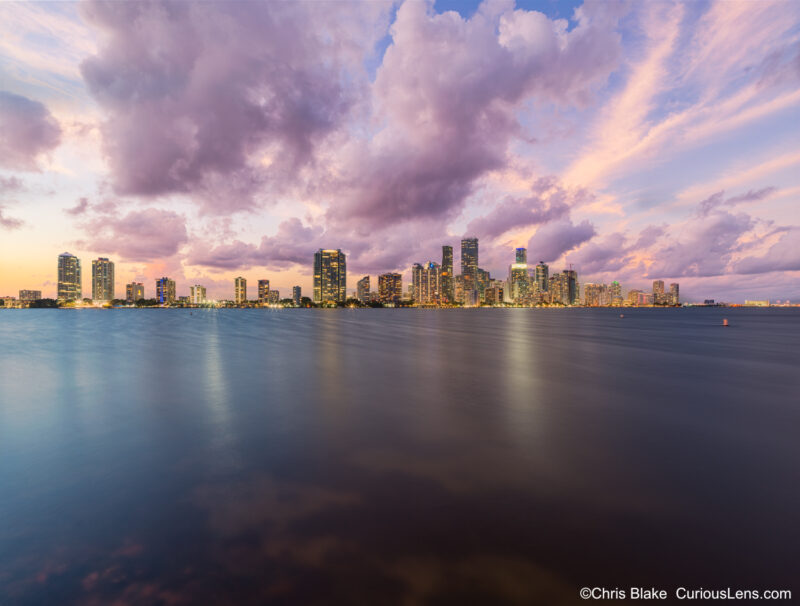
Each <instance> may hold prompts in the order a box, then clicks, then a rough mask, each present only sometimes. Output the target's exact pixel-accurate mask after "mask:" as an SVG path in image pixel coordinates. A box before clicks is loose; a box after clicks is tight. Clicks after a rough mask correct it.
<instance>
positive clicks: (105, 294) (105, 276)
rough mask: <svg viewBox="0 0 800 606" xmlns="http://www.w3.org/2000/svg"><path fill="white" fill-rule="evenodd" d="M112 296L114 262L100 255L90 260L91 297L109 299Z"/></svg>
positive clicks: (101, 299)
mask: <svg viewBox="0 0 800 606" xmlns="http://www.w3.org/2000/svg"><path fill="white" fill-rule="evenodd" d="M113 298H114V263H112V262H111V261H109V260H108V259H106V258H105V257H100V258H98V259H95V260H94V261H92V299H93V300H95V301H111V300H112V299H113Z"/></svg>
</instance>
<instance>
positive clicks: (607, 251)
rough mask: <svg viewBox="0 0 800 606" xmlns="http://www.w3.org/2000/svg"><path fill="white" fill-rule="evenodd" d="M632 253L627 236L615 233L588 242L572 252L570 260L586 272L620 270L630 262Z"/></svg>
mask: <svg viewBox="0 0 800 606" xmlns="http://www.w3.org/2000/svg"><path fill="white" fill-rule="evenodd" d="M630 253H631V247H628V246H626V244H625V236H624V235H622V234H620V233H614V234H609V235H608V236H605V237H604V238H602V239H599V240H596V241H591V242H589V243H587V244H586V245H585V246H583V247H581V248H580V249H578V250H577V251H575V252H574V253H572V254H571V255H570V257H569V260H570V262H572V263H574V264H575V266H576V267H577V268H578V269H579V270H580V271H581V272H582V273H586V274H592V273H599V272H608V271H619V270H621V269H623V268H624V267H626V266H627V265H628V264H629V263H630V261H631V258H632V257H631V254H630Z"/></svg>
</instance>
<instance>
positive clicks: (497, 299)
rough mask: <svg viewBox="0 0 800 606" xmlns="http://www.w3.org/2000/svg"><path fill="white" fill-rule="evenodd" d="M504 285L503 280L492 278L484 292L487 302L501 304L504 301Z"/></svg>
mask: <svg viewBox="0 0 800 606" xmlns="http://www.w3.org/2000/svg"><path fill="white" fill-rule="evenodd" d="M504 297H505V293H504V287H503V281H502V280H492V281H491V283H490V284H489V287H488V288H487V289H486V292H485V293H484V298H485V303H487V304H488V305H500V304H502V303H503V302H504Z"/></svg>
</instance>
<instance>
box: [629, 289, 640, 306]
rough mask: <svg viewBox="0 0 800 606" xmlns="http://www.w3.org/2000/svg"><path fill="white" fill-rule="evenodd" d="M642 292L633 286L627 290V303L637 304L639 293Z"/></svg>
mask: <svg viewBox="0 0 800 606" xmlns="http://www.w3.org/2000/svg"><path fill="white" fill-rule="evenodd" d="M641 293H642V291H641V290H637V289H635V288H633V289H631V290H629V291H628V304H629V305H638V304H639V295H640V294H641Z"/></svg>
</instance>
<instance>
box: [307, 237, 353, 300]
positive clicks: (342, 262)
mask: <svg viewBox="0 0 800 606" xmlns="http://www.w3.org/2000/svg"><path fill="white" fill-rule="evenodd" d="M346 298H347V261H346V259H345V254H344V253H343V252H342V251H341V250H339V249H336V250H323V249H322V248H320V249H319V250H318V251H317V252H316V253H314V301H315V302H317V303H323V302H325V301H336V302H337V303H338V302H342V301H344V300H345V299H346Z"/></svg>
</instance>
